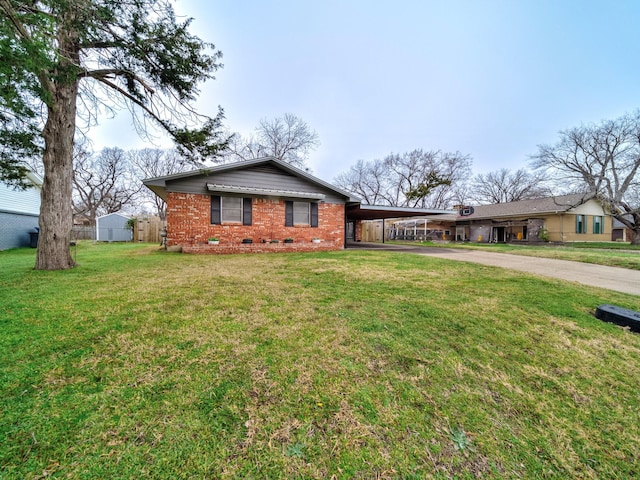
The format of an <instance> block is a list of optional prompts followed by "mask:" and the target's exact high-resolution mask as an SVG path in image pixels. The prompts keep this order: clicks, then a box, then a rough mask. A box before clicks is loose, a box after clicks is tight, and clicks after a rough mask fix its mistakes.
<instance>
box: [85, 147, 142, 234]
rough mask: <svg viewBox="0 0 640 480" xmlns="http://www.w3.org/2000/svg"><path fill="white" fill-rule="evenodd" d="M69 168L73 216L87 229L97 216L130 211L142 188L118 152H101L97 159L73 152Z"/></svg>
mask: <svg viewBox="0 0 640 480" xmlns="http://www.w3.org/2000/svg"><path fill="white" fill-rule="evenodd" d="M73 168H74V175H73V213H74V216H75V217H83V218H85V219H87V220H88V221H89V223H90V224H91V225H95V222H96V218H97V217H99V216H101V215H106V214H108V213H115V212H119V211H120V210H123V209H125V208H126V207H133V205H134V202H135V200H136V196H137V195H138V193H139V192H140V190H141V188H142V184H141V183H140V182H139V181H137V179H136V178H135V177H134V175H133V172H132V170H131V166H130V163H129V159H128V156H127V154H126V153H125V152H124V151H123V150H121V149H119V148H105V149H104V150H102V151H101V152H100V153H99V154H98V155H94V154H90V153H88V152H87V151H85V150H81V151H77V152H76V154H75V155H74V164H73Z"/></svg>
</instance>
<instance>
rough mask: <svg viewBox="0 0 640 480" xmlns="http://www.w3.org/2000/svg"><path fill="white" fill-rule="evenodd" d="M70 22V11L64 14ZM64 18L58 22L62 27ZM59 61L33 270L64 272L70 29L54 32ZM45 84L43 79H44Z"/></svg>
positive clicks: (72, 103) (72, 121)
mask: <svg viewBox="0 0 640 480" xmlns="http://www.w3.org/2000/svg"><path fill="white" fill-rule="evenodd" d="M68 15H69V17H68V18H67V19H66V20H70V19H71V18H72V17H73V15H74V12H73V11H71V12H69V13H68ZM64 20H65V19H61V23H63V24H64ZM58 42H59V45H60V52H61V61H60V64H59V70H58V71H55V72H52V73H53V80H52V81H51V82H47V86H48V87H49V94H50V95H51V99H50V100H49V102H47V122H46V124H45V126H44V129H43V131H42V136H43V138H44V155H43V158H42V162H43V164H44V180H43V183H42V191H41V194H40V199H41V202H40V220H39V224H40V236H39V238H38V251H37V255H36V270H64V269H68V268H71V267H73V266H74V262H73V259H72V258H71V252H70V250H69V244H70V240H71V227H72V226H73V207H72V183H73V142H74V135H75V131H76V105H77V98H78V77H77V76H76V75H74V74H73V73H75V72H73V69H74V68H75V65H78V64H79V63H80V56H79V47H78V46H77V41H76V38H75V35H74V32H73V30H68V29H65V28H60V30H59V33H58ZM45 82H46V80H45Z"/></svg>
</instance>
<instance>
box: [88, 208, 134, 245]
mask: <svg viewBox="0 0 640 480" xmlns="http://www.w3.org/2000/svg"><path fill="white" fill-rule="evenodd" d="M130 219H131V217H128V216H126V215H123V214H121V213H108V214H107V215H102V216H101V217H98V218H96V240H97V241H98V242H130V241H131V240H132V239H133V230H132V229H131V228H128V227H127V222H128V221H129V220H130Z"/></svg>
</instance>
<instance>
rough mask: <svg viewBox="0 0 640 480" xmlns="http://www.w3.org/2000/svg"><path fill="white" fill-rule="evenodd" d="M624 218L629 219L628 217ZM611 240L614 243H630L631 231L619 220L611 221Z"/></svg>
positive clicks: (631, 239) (631, 238)
mask: <svg viewBox="0 0 640 480" xmlns="http://www.w3.org/2000/svg"><path fill="white" fill-rule="evenodd" d="M626 218H630V215H629V216H627V217H626ZM611 240H612V241H614V242H631V241H633V230H631V229H630V228H628V227H627V226H626V225H625V224H624V223H622V222H621V221H620V220H618V219H616V218H614V219H613V230H612V231H611Z"/></svg>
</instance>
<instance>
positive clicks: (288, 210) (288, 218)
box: [284, 201, 293, 227]
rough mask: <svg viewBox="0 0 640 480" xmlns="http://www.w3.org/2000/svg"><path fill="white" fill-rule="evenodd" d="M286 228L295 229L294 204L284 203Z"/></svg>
mask: <svg viewBox="0 0 640 480" xmlns="http://www.w3.org/2000/svg"><path fill="white" fill-rule="evenodd" d="M284 226H285V227H293V202H291V201H285V202H284Z"/></svg>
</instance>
